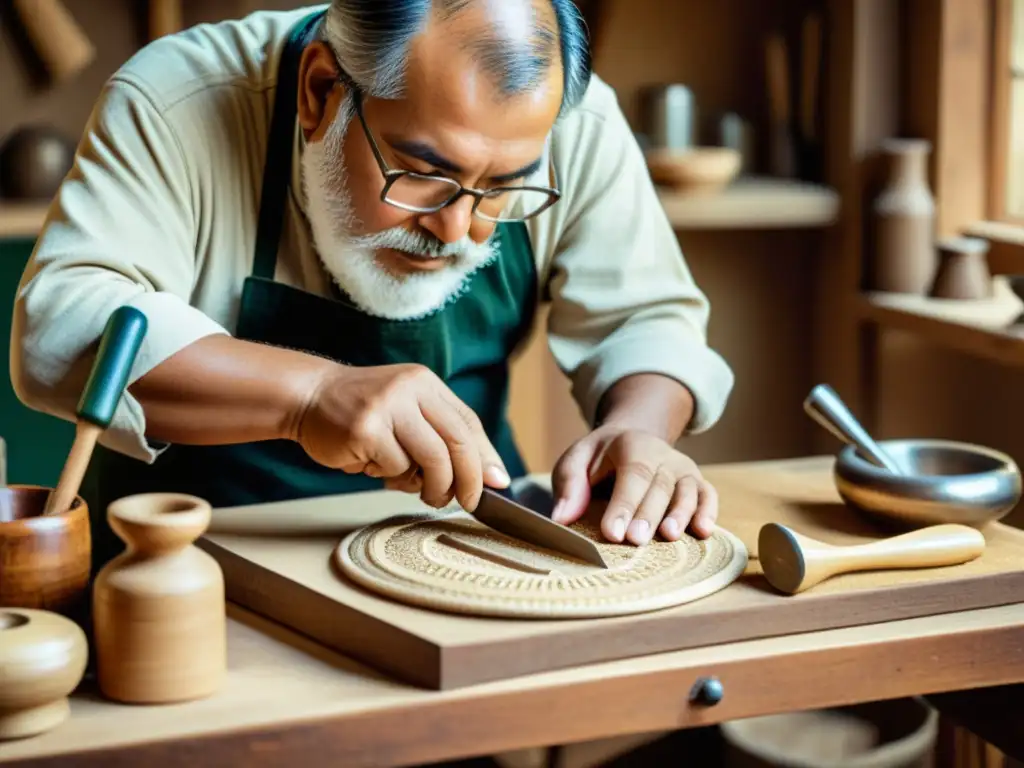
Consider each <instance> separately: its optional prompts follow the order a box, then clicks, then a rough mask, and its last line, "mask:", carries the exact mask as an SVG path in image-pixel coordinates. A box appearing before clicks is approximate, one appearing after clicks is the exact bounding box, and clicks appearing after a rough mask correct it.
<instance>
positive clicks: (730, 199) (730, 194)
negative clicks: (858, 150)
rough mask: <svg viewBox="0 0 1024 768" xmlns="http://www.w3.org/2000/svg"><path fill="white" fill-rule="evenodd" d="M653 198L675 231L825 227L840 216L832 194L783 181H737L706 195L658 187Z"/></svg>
mask: <svg viewBox="0 0 1024 768" xmlns="http://www.w3.org/2000/svg"><path fill="white" fill-rule="evenodd" d="M658 196H659V198H660V199H661V204H662V205H663V206H664V208H665V213H667V214H668V218H669V221H671V222H672V225H673V226H674V227H675V228H676V229H679V230H682V229H778V228H801V227H824V226H827V225H829V224H831V223H833V222H834V221H835V220H836V218H837V216H838V213H839V195H838V194H836V192H834V191H833V190H831V189H829V188H827V187H822V186H818V185H815V184H808V183H806V182H800V181H790V180H788V179H773V178H763V177H761V178H759V177H751V178H740V179H737V180H736V181H735V182H733V183H732V184H730V185H729V186H728V187H726V188H725V189H723V190H722V191H720V192H715V193H711V194H686V193H681V192H674V191H672V190H671V189H668V188H665V187H660V188H659V190H658Z"/></svg>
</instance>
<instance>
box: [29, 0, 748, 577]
mask: <svg viewBox="0 0 1024 768" xmlns="http://www.w3.org/2000/svg"><path fill="white" fill-rule="evenodd" d="M538 300H550V302H551V313H550V321H549V324H548V327H547V333H548V339H549V345H550V349H551V351H552V353H553V355H554V358H555V360H556V361H557V363H558V365H559V366H560V368H561V369H562V370H563V371H564V372H565V373H566V375H567V376H568V377H569V378H570V379H571V382H572V387H573V390H572V391H573V394H574V397H575V398H576V401H577V402H578V403H579V406H580V408H581V409H582V412H583V414H584V415H585V417H586V418H587V420H588V422H589V423H590V424H591V425H592V431H591V432H589V434H587V435H586V436H585V437H584V438H583V439H581V440H580V441H579V442H577V443H576V444H575V445H573V446H572V447H571V448H569V450H568V451H567V452H566V453H565V454H564V456H562V458H561V459H560V460H559V461H558V463H557V465H556V467H555V468H554V473H553V477H554V490H555V494H556V501H557V504H556V507H555V510H554V513H553V514H554V517H555V519H556V520H558V521H561V522H566V523H567V522H570V521H572V520H575V519H577V518H578V517H579V516H580V515H581V514H582V513H583V511H584V509H585V507H586V504H587V502H588V500H589V498H590V495H591V490H592V488H593V486H594V485H595V484H597V483H598V482H600V481H601V480H602V479H604V478H611V479H613V483H614V485H613V490H612V495H611V499H610V502H609V505H608V511H607V513H606V515H605V517H604V520H603V523H602V525H603V533H604V535H605V536H606V537H607V538H608V539H609V540H611V541H617V542H623V541H628V542H632V543H634V544H638V545H642V544H644V543H646V542H648V541H649V540H650V539H651V537H652V536H653V535H655V534H656V533H660V534H661V535H663V536H664V537H666V538H668V539H675V538H677V537H678V536H680V535H681V534H682V533H683V532H684V531H685V530H687V529H689V530H690V531H691V532H692V533H693V534H694V535H697V536H707V535H708V534H709V533H710V532H711V531H712V530H713V526H714V521H715V517H716V514H717V505H716V499H715V493H714V489H713V488H712V487H711V486H710V485H709V484H707V483H706V482H705V481H704V480H703V479H702V477H701V474H700V471H699V469H698V467H697V466H696V465H695V464H694V462H693V461H692V460H691V459H690V458H688V457H687V456H686V455H684V454H683V453H680V452H679V451H677V450H676V449H675V447H674V446H675V444H676V442H677V441H678V439H679V438H680V437H681V436H683V435H684V434H690V433H695V432H699V431H702V430H705V429H707V428H708V427H710V426H711V425H712V424H714V423H715V421H716V420H717V419H718V418H719V416H720V415H721V413H722V411H723V409H724V407H725V403H726V401H727V398H728V395H729V392H730V390H731V387H732V384H733V379H732V373H731V371H730V369H729V367H728V366H727V365H726V363H725V362H724V361H723V360H722V359H721V358H720V357H719V356H718V355H717V354H716V353H715V352H714V351H712V350H711V349H709V348H708V346H707V344H706V339H705V329H706V323H707V318H708V305H707V302H706V299H705V297H704V295H703V294H702V293H701V291H700V290H699V289H698V287H697V286H696V285H695V284H694V282H693V280H692V278H691V275H690V273H689V271H688V269H687V267H686V264H685V263H684V261H683V258H682V255H681V253H680V251H679V248H678V245H677V243H676V240H675V238H674V235H673V232H672V230H671V228H670V226H669V224H668V222H667V220H666V218H665V215H664V213H663V211H662V209H661V207H660V206H659V203H658V199H657V197H656V196H655V193H654V190H653V188H652V185H651V182H650V179H649V177H648V174H647V171H646V168H645V165H644V160H643V157H642V155H641V153H640V151H639V150H638V147H637V145H636V144H635V142H634V139H633V136H632V133H631V131H630V129H629V127H628V125H627V123H626V121H625V119H624V118H623V115H622V114H621V112H620V110H619V108H618V106H617V103H616V99H615V94H614V93H613V92H612V91H611V89H610V88H609V87H608V86H607V85H605V84H604V83H602V82H601V81H600V80H598V79H597V78H596V77H592V76H591V73H590V63H589V58H588V51H587V42H586V36H585V31H584V28H583V24H582V21H581V19H580V18H579V16H578V14H577V12H576V9H575V7H574V5H573V4H572V2H570V0H334V2H332V3H330V4H329V5H327V6H321V7H316V8H306V9H301V10H297V11H291V12H261V13H255V14H253V15H251V16H249V17H247V18H245V19H242V20H240V21H228V22H224V23H220V24H214V25H201V26H197V27H195V28H192V29H190V30H187V31H185V32H183V33H181V34H178V35H174V36H171V37H167V38H164V39H161V40H159V41H157V42H155V43H153V44H152V45H149V46H147V47H146V48H145V49H143V50H142V51H140V52H139V53H138V55H136V56H135V57H134V58H132V59H131V60H130V61H129V62H127V63H126V64H125V65H124V66H123V67H122V68H121V69H120V70H119V71H118V72H117V73H116V74H115V75H114V76H113V77H112V78H111V79H110V81H109V82H108V83H107V85H106V87H105V88H104V89H103V92H102V94H101V95H100V98H99V100H98V103H97V104H96V106H95V109H94V111H93V113H92V116H91V118H90V120H89V123H88V125H87V126H86V129H85V132H84V134H83V136H82V140H81V144H80V146H79V148H78V153H77V156H76V159H75V163H74V167H73V170H72V171H71V173H70V174H69V175H68V177H67V179H66V181H65V182H64V184H63V186H62V187H61V189H60V191H59V193H58V194H57V196H56V198H55V200H54V202H53V205H52V207H51V211H50V215H49V218H48V220H47V223H46V226H45V229H44V231H43V232H42V234H41V236H40V238H39V242H38V245H37V247H36V249H35V252H34V254H33V257H32V259H31V262H30V263H29V264H28V267H27V269H26V271H25V274H24V278H23V282H22V285H21V289H20V291H19V294H18V299H17V306H16V310H15V318H14V320H15V323H14V330H13V335H12V349H13V352H12V360H13V363H14V365H13V374H12V376H13V382H14V385H15V388H16V391H17V393H18V396H19V397H20V398H21V400H22V401H23V402H24V403H26V404H27V405H28V406H30V407H33V408H35V409H38V410H42V411H45V412H48V413H51V414H54V415H56V416H58V417H61V418H65V419H74V410H75V406H76V402H77V399H78V396H79V394H80V392H81V389H82V386H83V384H84V381H85V378H86V376H87V372H88V369H89V366H90V364H91V360H92V355H93V354H94V350H95V346H94V345H95V343H96V341H97V339H98V337H99V335H100V334H101V332H102V329H103V326H104V324H105V322H106V320H107V318H108V317H109V315H110V314H111V312H112V311H113V310H114V309H115V308H116V307H118V306H120V305H125V304H128V305H131V306H133V307H136V308H137V309H139V310H140V311H142V312H143V313H145V315H146V316H147V318H148V328H149V330H148V335H147V337H146V339H145V342H144V344H143V347H142V349H141V352H140V354H139V357H138V360H137V362H136V364H135V367H134V370H133V371H132V374H131V378H130V389H129V391H128V392H127V393H126V395H125V397H124V399H123V401H122V403H121V405H120V406H119V409H118V411H117V413H116V415H115V418H114V422H113V424H112V425H111V427H110V428H109V430H108V431H107V433H106V434H105V435H104V437H103V438H102V441H101V446H100V447H99V448H98V449H97V453H96V454H95V457H94V460H93V463H92V466H91V467H90V476H89V478H87V484H86V489H87V495H88V500H89V501H90V503H91V506H92V509H93V510H94V511H96V512H97V513H99V517H100V519H101V518H102V510H103V509H105V506H106V504H107V503H108V502H110V501H111V500H112V499H114V498H117V497H119V496H123V495H126V494H129V493H137V492H143V491H151V490H173V491H180V492H188V493H194V494H197V495H199V496H202V497H205V498H206V499H208V500H209V501H210V502H212V503H213V504H214V505H215V506H230V505H239V504H252V503H257V502H269V501H277V500H282V499H294V498H301V497H310V496H316V495H324V494H339V493H346V492H352V491H360V490H367V489H371V488H379V487H390V488H398V489H404V490H407V491H410V492H413V493H418V494H419V495H420V497H421V498H422V499H423V501H424V502H426V503H427V504H430V505H433V506H442V505H445V504H449V503H451V502H452V500H453V499H455V500H457V501H458V503H460V504H461V505H462V506H463V507H465V508H466V509H467V510H473V509H474V508H475V506H476V504H477V502H478V500H479V498H480V495H481V493H482V488H483V487H484V486H485V485H487V486H490V487H494V488H502V487H504V486H506V485H507V484H508V483H509V478H510V476H511V477H515V476H518V475H522V474H523V473H524V472H525V467H524V464H523V461H522V460H521V458H520V456H519V454H518V452H517V450H516V445H515V441H514V439H513V434H512V429H511V427H510V425H509V423H508V422H507V420H506V413H505V404H506V397H507V391H508V377H509V369H508V365H509V358H510V357H511V356H512V355H513V353H514V352H515V351H516V349H517V347H518V346H519V345H520V343H521V342H522V341H523V339H524V338H525V337H526V336H527V335H528V334H529V331H530V329H531V325H532V322H533V319H534V313H535V309H536V305H537V302H538ZM95 536H96V552H97V555H96V557H97V563H102V562H103V561H104V560H105V559H107V558H109V557H110V556H111V554H113V553H114V552H116V548H117V542H116V541H115V540H114V539H113V537H112V536H110V535H109V531H107V530H106V528H105V526H103V525H102V524H99V521H97V527H96V532H95Z"/></svg>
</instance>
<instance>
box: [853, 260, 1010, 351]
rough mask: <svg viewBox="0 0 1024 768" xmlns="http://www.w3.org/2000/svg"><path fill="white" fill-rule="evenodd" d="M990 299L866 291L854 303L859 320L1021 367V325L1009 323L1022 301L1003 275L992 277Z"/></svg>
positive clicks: (948, 347) (931, 342) (930, 342)
mask: <svg viewBox="0 0 1024 768" xmlns="http://www.w3.org/2000/svg"><path fill="white" fill-rule="evenodd" d="M994 287H995V290H994V292H993V296H992V298H989V299H983V300H980V301H954V300H949V299H932V298H927V297H922V296H905V295H901V294H891V293H865V294H864V295H863V296H862V297H861V301H860V303H859V315H860V318H861V320H862V321H863V322H868V323H872V324H874V325H876V326H877V327H878V328H879V329H882V330H899V331H905V332H908V333H912V334H914V335H915V336H917V337H918V338H920V339H922V340H924V341H926V342H928V343H929V344H934V345H936V346H941V347H943V348H946V349H952V350H957V351H960V352H964V353H967V354H970V355H974V356H976V357H982V358H985V359H988V360H993V361H995V362H998V363H1002V364H1004V365H1019V366H1024V326H1022V328H1021V330H1019V331H1018V330H1016V329H1013V328H1012V327H1011V324H1012V323H1013V322H1014V320H1016V319H1017V317H1019V316H1020V315H1021V313H1022V312H1024V303H1022V302H1021V300H1020V299H1019V298H1017V296H1016V295H1015V294H1014V293H1013V292H1012V291H1011V290H1010V288H1009V286H1008V285H1007V284H1006V282H1005V281H1004V280H1000V279H997V280H996V281H995V286H994Z"/></svg>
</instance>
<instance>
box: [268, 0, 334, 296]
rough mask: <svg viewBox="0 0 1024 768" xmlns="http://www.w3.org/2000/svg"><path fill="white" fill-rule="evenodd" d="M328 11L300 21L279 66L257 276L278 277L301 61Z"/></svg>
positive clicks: (271, 126) (289, 181) (293, 30)
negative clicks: (309, 41)
mask: <svg viewBox="0 0 1024 768" xmlns="http://www.w3.org/2000/svg"><path fill="white" fill-rule="evenodd" d="M325 13H326V11H315V12H313V13H311V14H309V15H308V16H306V17H305V18H303V19H302V20H301V21H300V22H299V23H298V24H296V25H295V27H294V28H293V29H292V31H291V33H290V34H289V35H288V41H287V42H286V43H285V47H284V50H283V51H282V52H281V60H280V63H279V64H278V68H277V92H276V94H275V96H274V113H273V116H272V117H271V121H270V135H269V137H268V138H267V152H266V162H265V164H264V168H263V187H262V190H261V192H260V212H259V219H258V220H257V224H256V250H255V253H254V255H253V265H252V274H253V276H254V277H262V278H265V279H267V280H273V279H274V271H275V269H276V267H277V249H278V244H279V243H280V241H281V226H282V222H283V220H284V209H285V201H286V200H287V196H288V189H289V186H290V183H291V173H292V152H293V146H292V142H293V140H294V135H295V113H296V110H297V104H296V100H297V98H298V87H299V83H298V78H299V61H300V60H301V58H302V49H303V48H304V47H305V45H306V43H307V35H308V33H309V31H310V30H311V29H312V28H313V26H314V25H315V24H316V23H317V22H318V21H319V20H320V19H321V18H322V17H323V16H324V14H325Z"/></svg>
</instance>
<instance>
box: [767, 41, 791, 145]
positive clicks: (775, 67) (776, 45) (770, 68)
mask: <svg viewBox="0 0 1024 768" xmlns="http://www.w3.org/2000/svg"><path fill="white" fill-rule="evenodd" d="M765 72H766V74H767V78H768V105H769V107H770V109H771V122H772V123H774V124H775V125H787V124H788V123H789V64H788V62H787V61H786V41H785V40H783V38H782V35H780V34H779V33H778V32H773V33H772V34H770V35H769V36H768V40H767V41H766V42H765Z"/></svg>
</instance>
